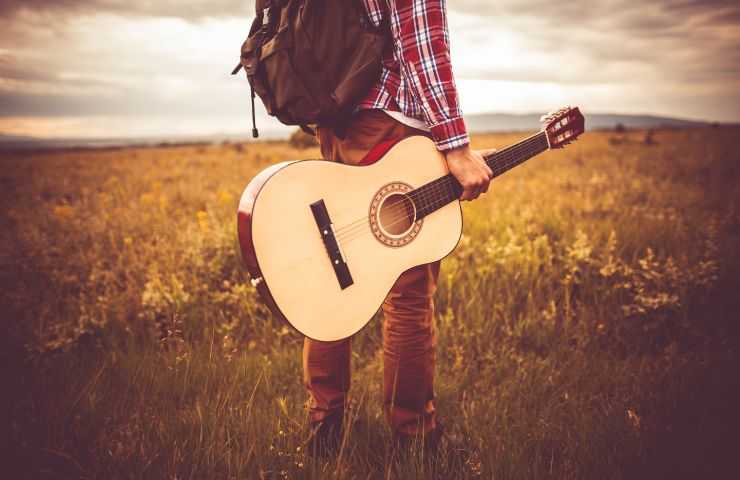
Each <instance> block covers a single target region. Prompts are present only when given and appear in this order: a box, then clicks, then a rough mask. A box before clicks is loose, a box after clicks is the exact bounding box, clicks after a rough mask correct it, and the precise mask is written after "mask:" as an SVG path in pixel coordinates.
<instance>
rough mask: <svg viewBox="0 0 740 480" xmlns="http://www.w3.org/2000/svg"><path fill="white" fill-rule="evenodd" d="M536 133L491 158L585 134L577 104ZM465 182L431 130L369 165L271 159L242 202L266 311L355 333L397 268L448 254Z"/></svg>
mask: <svg viewBox="0 0 740 480" xmlns="http://www.w3.org/2000/svg"><path fill="white" fill-rule="evenodd" d="M543 123H544V125H543V129H542V131H541V132H539V133H537V134H535V135H532V136H530V137H529V138H526V139H524V140H522V141H521V142H519V143H517V144H515V145H512V146H510V147H508V148H505V149H503V150H500V151H497V152H496V153H493V154H491V155H489V156H488V157H487V158H486V162H487V163H488V165H489V166H490V167H491V169H492V170H493V173H494V176H499V175H502V174H503V173H505V172H507V171H509V170H511V169H512V168H514V167H516V166H517V165H519V164H521V163H523V162H524V161H526V160H528V159H530V158H532V157H534V156H535V155H538V154H540V153H542V152H544V151H546V150H549V149H555V148H561V147H563V146H564V145H566V144H568V143H570V142H571V141H573V140H575V139H576V138H577V137H578V136H579V135H580V134H581V133H583V131H584V118H583V115H581V113H580V111H579V110H578V108H570V107H569V108H564V109H561V110H559V111H557V112H555V113H553V114H550V115H549V116H547V117H543ZM461 194H462V187H461V186H460V184H459V183H458V182H457V180H456V179H455V178H454V177H453V176H452V175H451V174H450V173H449V171H448V169H447V164H446V162H445V157H444V155H442V154H441V153H440V152H439V151H437V149H436V147H435V145H434V143H433V142H432V141H431V140H430V139H428V138H427V137H423V136H418V137H410V138H407V139H405V140H402V141H400V142H398V143H396V144H395V145H393V146H390V148H388V149H387V151H386V152H385V153H384V154H383V155H382V156H381V157H380V158H379V159H378V160H377V161H375V162H374V163H372V164H370V165H366V166H349V165H343V164H340V163H334V162H329V161H325V160H302V161H295V162H285V163H280V164H277V165H273V166H272V167H270V168H267V169H266V170H264V171H262V172H261V173H260V174H258V175H257V176H256V177H255V178H254V179H253V180H252V181H251V182H250V183H249V185H248V186H247V188H246V190H245V191H244V194H243V195H242V197H241V201H240V204H239V211H238V214H237V222H238V235H239V244H240V248H241V254H242V259H243V261H244V263H245V264H246V267H247V269H248V271H249V274H250V277H251V282H252V284H253V285H254V286H255V287H256V288H257V290H258V292H259V294H260V296H261V297H262V299H263V300H264V301H265V302H266V303H267V304H268V305H269V306H270V308H271V309H272V311H273V312H274V313H275V314H276V315H278V316H280V317H282V318H284V319H285V320H287V321H288V322H289V323H290V324H291V325H292V326H293V327H295V328H296V329H297V330H298V331H299V332H301V333H302V334H304V335H305V336H307V337H309V338H312V339H315V340H322V341H330V340H340V339H344V338H347V337H350V336H352V335H354V334H355V333H357V332H358V331H359V330H360V329H362V327H363V326H365V325H366V324H367V323H368V322H369V321H370V319H371V318H372V317H373V315H374V314H375V313H376V312H377V310H378V308H379V306H380V305H381V304H382V302H383V300H384V299H385V297H386V295H387V294H388V292H389V291H390V289H391V287H392V286H393V284H394V283H395V281H396V279H397V278H398V277H399V276H400V275H401V273H403V272H404V271H406V270H408V269H409V268H412V267H414V266H417V265H421V264H425V263H430V262H433V261H436V260H439V259H441V258H443V257H445V256H447V255H449V254H450V253H451V252H452V251H453V250H454V249H455V247H456V246H457V243H458V242H459V240H460V237H461V235H462V225H463V222H462V212H461V209H460V202H459V200H458V199H459V198H460V195H461Z"/></svg>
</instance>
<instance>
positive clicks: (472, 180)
mask: <svg viewBox="0 0 740 480" xmlns="http://www.w3.org/2000/svg"><path fill="white" fill-rule="evenodd" d="M495 151H496V150H495V149H494V150H473V149H471V148H470V145H465V146H464V147H460V148H456V149H454V150H450V151H448V152H445V156H446V157H447V167H448V168H449V169H450V173H451V174H452V176H453V177H455V178H456V179H457V181H458V182H460V185H462V187H463V193H462V195H461V196H460V200H463V201H464V200H475V199H476V198H478V196H479V195H480V194H481V193H485V192H487V191H488V187H489V185H490V183H491V179H492V178H493V171H492V170H491V168H490V167H489V166H488V165H486V161H485V160H484V158H483V156H484V155H490V154H491V153H493V152H495Z"/></svg>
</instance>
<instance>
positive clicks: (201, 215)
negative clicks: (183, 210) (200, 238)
mask: <svg viewBox="0 0 740 480" xmlns="http://www.w3.org/2000/svg"><path fill="white" fill-rule="evenodd" d="M195 217H196V218H197V219H198V225H199V226H200V229H201V231H202V232H208V230H209V225H208V213H207V212H204V211H203V210H201V211H199V212H198V213H196V214H195Z"/></svg>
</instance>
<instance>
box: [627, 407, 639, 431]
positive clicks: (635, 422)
mask: <svg viewBox="0 0 740 480" xmlns="http://www.w3.org/2000/svg"><path fill="white" fill-rule="evenodd" d="M627 423H629V424H630V426H631V427H632V428H634V429H635V430H639V429H640V416H639V415H638V414H637V412H635V411H634V410H632V409H631V408H630V409H628V410H627Z"/></svg>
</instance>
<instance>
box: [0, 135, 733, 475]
mask: <svg viewBox="0 0 740 480" xmlns="http://www.w3.org/2000/svg"><path fill="white" fill-rule="evenodd" d="M520 136H521V135H519V134H506V135H504V134H502V135H489V136H478V137H476V138H475V139H474V144H475V146H477V147H479V148H484V147H502V146H505V145H507V144H509V143H513V142H514V141H515V140H517V139H518V138H519V137H520ZM738 138H740V129H737V128H729V127H728V128H712V129H694V130H675V131H668V130H666V131H658V132H655V134H654V135H653V136H652V141H651V142H646V141H645V132H640V131H635V132H627V133H622V134H617V133H611V132H597V133H588V134H586V135H585V136H584V137H583V139H582V140H581V141H579V142H578V143H576V144H574V145H573V146H571V147H569V148H568V149H566V150H564V151H560V152H551V153H547V154H545V155H543V156H541V157H539V158H537V159H535V160H532V161H531V162H529V163H528V164H526V165H524V166H522V167H519V168H517V169H516V170H514V171H512V172H511V173H509V174H507V175H506V176H504V177H502V178H500V179H497V180H496V181H495V182H494V184H493V187H492V189H491V193H489V194H488V195H487V196H486V197H484V198H483V199H482V200H480V201H477V202H474V203H470V204H466V205H465V208H464V210H465V222H466V224H465V234H464V237H463V240H462V242H461V244H460V245H459V247H458V249H457V250H456V251H455V252H454V254H452V255H451V256H450V257H449V258H448V259H447V260H446V261H445V262H444V263H443V271H442V274H441V278H440V282H439V291H438V294H437V299H436V300H437V306H438V316H437V319H436V320H437V328H438V337H439V345H438V365H439V367H438V372H437V383H436V388H437V397H438V400H437V408H438V411H439V412H440V415H441V417H442V418H443V420H444V422H445V424H446V427H447V430H448V431H451V432H452V433H453V434H454V435H455V436H456V437H457V438H460V439H462V445H458V446H456V447H455V448H443V449H442V450H440V451H438V452H437V453H436V454H435V455H430V454H427V453H425V452H424V451H422V450H414V451H412V452H411V454H410V455H408V456H403V457H399V456H397V455H394V454H393V452H392V450H391V449H390V448H389V445H390V443H389V442H390V439H391V435H390V432H389V431H388V427H387V425H386V423H385V421H384V418H383V414H382V409H381V393H380V384H381V368H382V364H381V356H380V355H379V349H380V347H381V336H380V329H379V326H380V320H379V319H377V320H375V321H374V322H373V323H371V325H370V326H369V327H367V328H366V329H365V330H363V331H362V332H361V333H360V334H359V335H358V336H357V337H356V338H355V339H354V344H353V345H354V357H353V362H354V365H353V368H354V377H353V387H352V392H351V408H350V409H349V410H348V414H347V415H348V418H347V421H346V425H347V428H346V430H345V438H344V442H343V448H342V450H341V452H340V454H339V456H338V457H335V458H331V459H327V460H316V459H312V458H309V457H307V456H306V455H305V454H304V450H305V444H304V441H305V439H306V438H307V436H308V431H307V417H306V412H305V409H304V402H305V393H304V390H303V388H302V385H301V366H300V351H301V343H302V339H301V338H300V336H299V335H298V334H296V333H295V332H294V331H292V330H291V329H290V328H288V327H287V326H286V325H284V324H282V323H280V322H279V321H277V320H276V319H273V318H272V316H271V314H270V313H269V311H267V310H266V309H265V308H264V307H263V306H262V305H261V304H260V303H259V301H258V299H257V297H256V295H255V291H254V290H253V289H252V287H251V286H250V285H249V283H248V281H247V278H246V275H245V273H244V271H243V270H242V268H241V264H240V258H239V254H238V252H237V249H236V244H235V210H236V205H237V202H238V197H239V195H240V192H241V190H242V189H243V188H244V186H245V185H246V183H247V182H248V181H249V179H250V178H251V177H252V176H253V175H254V174H255V173H256V172H258V171H259V170H261V169H262V168H264V167H266V166H268V165H270V164H272V163H274V162H278V161H282V160H286V159H295V158H312V157H316V156H317V155H318V152H317V151H316V150H311V149H309V150H303V151H299V150H295V149H293V148H292V147H291V146H290V145H288V144H287V143H264V144H228V145H214V146H180V147H178V146H171V147H160V148H142V149H122V150H96V151H77V152H72V151H67V152H52V153H36V154H33V153H27V154H12V153H5V154H2V155H0V167H1V168H0V186H1V187H2V188H1V189H0V201H1V202H2V210H1V213H0V227H1V230H0V249H1V250H0V265H1V267H2V269H1V270H0V284H1V285H2V288H1V289H0V305H1V306H2V321H3V329H4V332H5V334H4V335H3V339H2V345H0V347H1V348H2V350H1V352H2V353H0V356H1V358H0V360H1V361H2V364H1V366H0V372H1V373H2V375H3V378H2V385H3V388H2V390H3V392H4V393H3V394H2V400H0V412H2V413H0V415H2V416H3V417H4V418H3V417H0V418H2V421H3V425H2V426H1V428H2V430H3V432H4V433H5V434H6V435H5V438H3V440H2V442H3V444H2V447H3V448H2V451H3V456H4V457H6V458H4V459H2V465H3V467H2V469H3V476H5V475H6V474H8V473H10V475H8V476H7V477H5V478H9V479H10V478H155V479H159V478H163V479H164V478H167V479H175V478H177V479H203V478H224V479H230V478H402V479H409V478H444V479H452V478H496V479H507V478H567V479H571V478H584V479H597V478H598V479H611V478H614V479H618V478H651V479H652V478H737V473H735V474H732V473H731V472H733V471H734V470H736V467H735V462H736V459H737V458H738V454H740V442H738V433H737V432H738V428H739V427H740V422H739V421H738V420H739V418H740V415H739V414H738V409H737V407H738V404H739V403H738V402H740V393H739V392H740V375H738V359H739V357H740V351H739V350H738V348H739V347H740V344H739V343H738V340H739V339H740V323H739V320H740V314H738V311H739V309H740V295H738V292H739V291H740V289H739V287H740V188H739V186H740V147H739V146H738Z"/></svg>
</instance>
